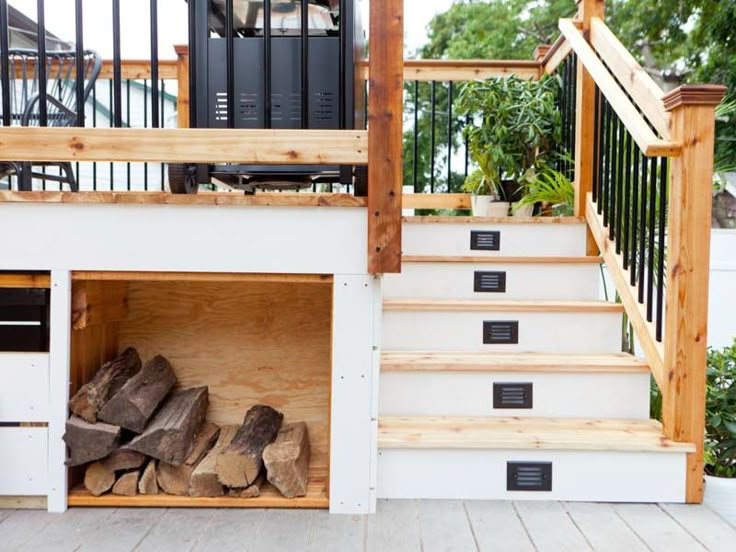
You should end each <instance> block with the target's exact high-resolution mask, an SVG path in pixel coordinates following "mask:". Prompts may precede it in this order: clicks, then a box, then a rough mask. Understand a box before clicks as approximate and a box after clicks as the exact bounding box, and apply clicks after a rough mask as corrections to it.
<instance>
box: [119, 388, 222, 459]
mask: <svg viewBox="0 0 736 552" xmlns="http://www.w3.org/2000/svg"><path fill="white" fill-rule="evenodd" d="M207 397H208V395H207V387H193V388H191V389H182V390H180V391H176V392H175V393H173V394H172V395H171V396H170V397H169V399H168V400H167V401H166V402H165V403H164V405H163V407H161V410H159V411H158V412H157V413H156V415H155V416H154V417H153V420H151V423H150V424H148V427H147V428H146V430H145V431H144V432H143V433H142V434H141V435H138V436H137V437H135V438H134V439H133V440H132V441H131V442H130V444H129V445H128V447H129V448H131V449H133V450H137V451H138V452H142V453H143V454H147V455H148V456H152V457H153V458H156V459H157V460H161V461H162V462H168V463H169V464H176V465H181V464H183V463H184V460H186V459H187V457H188V456H189V454H190V453H191V452H192V448H193V446H194V438H195V436H196V435H197V432H198V431H199V428H200V427H201V426H202V422H203V421H204V416H205V413H206V412H207Z"/></svg>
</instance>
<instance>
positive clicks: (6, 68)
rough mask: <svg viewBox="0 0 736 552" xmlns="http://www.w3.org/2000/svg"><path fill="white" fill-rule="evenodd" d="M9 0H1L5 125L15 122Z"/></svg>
mask: <svg viewBox="0 0 736 552" xmlns="http://www.w3.org/2000/svg"><path fill="white" fill-rule="evenodd" d="M8 27H9V25H8V0H0V73H1V74H0V96H2V98H3V106H2V107H3V125H4V126H10V125H11V124H12V123H13V119H12V114H11V113H10V51H9V50H10V37H9V35H10V33H9V32H8Z"/></svg>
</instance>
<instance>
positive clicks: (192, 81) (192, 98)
mask: <svg viewBox="0 0 736 552" xmlns="http://www.w3.org/2000/svg"><path fill="white" fill-rule="evenodd" d="M197 7H198V4H197V2H189V10H188V13H187V17H188V21H189V127H190V128H197V108H196V106H197V50H196V48H197V32H196V27H197V26H196V25H195V22H196V21H197ZM144 85H145V81H144ZM144 167H145V170H146V177H147V176H148V164H145V165H144ZM145 189H146V190H147V189H148V185H147V184H146V188H145Z"/></svg>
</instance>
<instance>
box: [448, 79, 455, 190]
mask: <svg viewBox="0 0 736 552" xmlns="http://www.w3.org/2000/svg"><path fill="white" fill-rule="evenodd" d="M454 92H455V91H454V88H453V84H452V81H449V82H448V86H447V193H450V192H452V130H453V129H452V102H453V101H454V100H455V94H454Z"/></svg>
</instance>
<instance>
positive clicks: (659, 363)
mask: <svg viewBox="0 0 736 552" xmlns="http://www.w3.org/2000/svg"><path fill="white" fill-rule="evenodd" d="M578 5H579V11H578V14H577V17H576V19H575V20H561V21H560V30H561V32H562V36H561V37H560V40H558V42H557V43H556V45H555V47H554V48H553V50H552V51H550V52H549V53H548V55H547V57H546V58H545V60H544V61H543V63H544V66H545V71H547V72H554V71H557V70H559V68H560V67H561V66H562V67H564V66H565V63H566V60H573V59H575V60H576V72H577V77H576V78H577V83H576V89H577V92H576V106H575V117H576V123H575V145H574V150H575V155H574V159H575V190H576V200H575V201H576V205H575V212H576V214H577V215H579V216H583V217H585V218H586V220H587V223H588V226H589V229H590V238H589V246H588V249H589V253H591V254H594V253H597V252H598V251H600V253H601V255H602V256H603V258H604V260H605V262H606V265H607V266H608V269H609V271H610V274H611V276H612V279H613V281H614V282H615V285H616V290H617V292H618V295H619V297H620V299H621V302H622V303H623V305H624V307H625V310H626V314H627V316H628V320H629V322H630V323H631V325H632V326H633V328H634V330H635V333H636V337H637V338H638V343H639V344H640V346H641V348H642V350H643V352H644V354H645V356H646V358H647V360H648V362H649V365H650V367H651V370H652V374H653V376H654V378H655V379H656V381H657V384H658V386H659V388H660V391H661V393H662V397H663V411H662V423H663V428H664V431H665V434H666V436H667V437H668V438H670V439H672V440H674V441H680V442H688V443H694V444H695V445H696V446H697V451H696V452H694V453H692V454H689V455H688V459H687V500H688V502H700V501H702V493H703V478H702V475H703V439H704V421H703V420H704V415H705V412H704V411H705V368H706V347H707V308H708V276H709V252H710V229H711V201H712V185H713V181H712V179H713V149H714V135H715V106H716V105H717V104H718V103H719V102H720V100H721V99H722V97H723V95H724V93H725V89H724V88H723V87H720V86H682V87H680V88H678V89H676V90H674V91H673V92H671V93H669V94H665V93H664V92H663V91H662V90H661V89H660V88H659V87H658V86H657V84H656V83H655V82H654V81H653V80H652V79H651V77H650V76H649V75H648V74H647V73H646V72H645V71H644V70H643V69H642V67H641V66H640V65H639V64H638V63H637V62H636V61H635V59H634V58H633V57H632V56H631V54H630V53H629V52H628V51H627V50H626V48H625V47H624V46H623V45H622V44H621V43H620V42H619V41H618V39H617V38H616V37H615V36H614V34H613V33H612V32H611V31H610V29H608V27H607V26H606V25H605V23H604V21H603V16H604V1H603V0H578ZM572 56H575V58H573V57H572Z"/></svg>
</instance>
